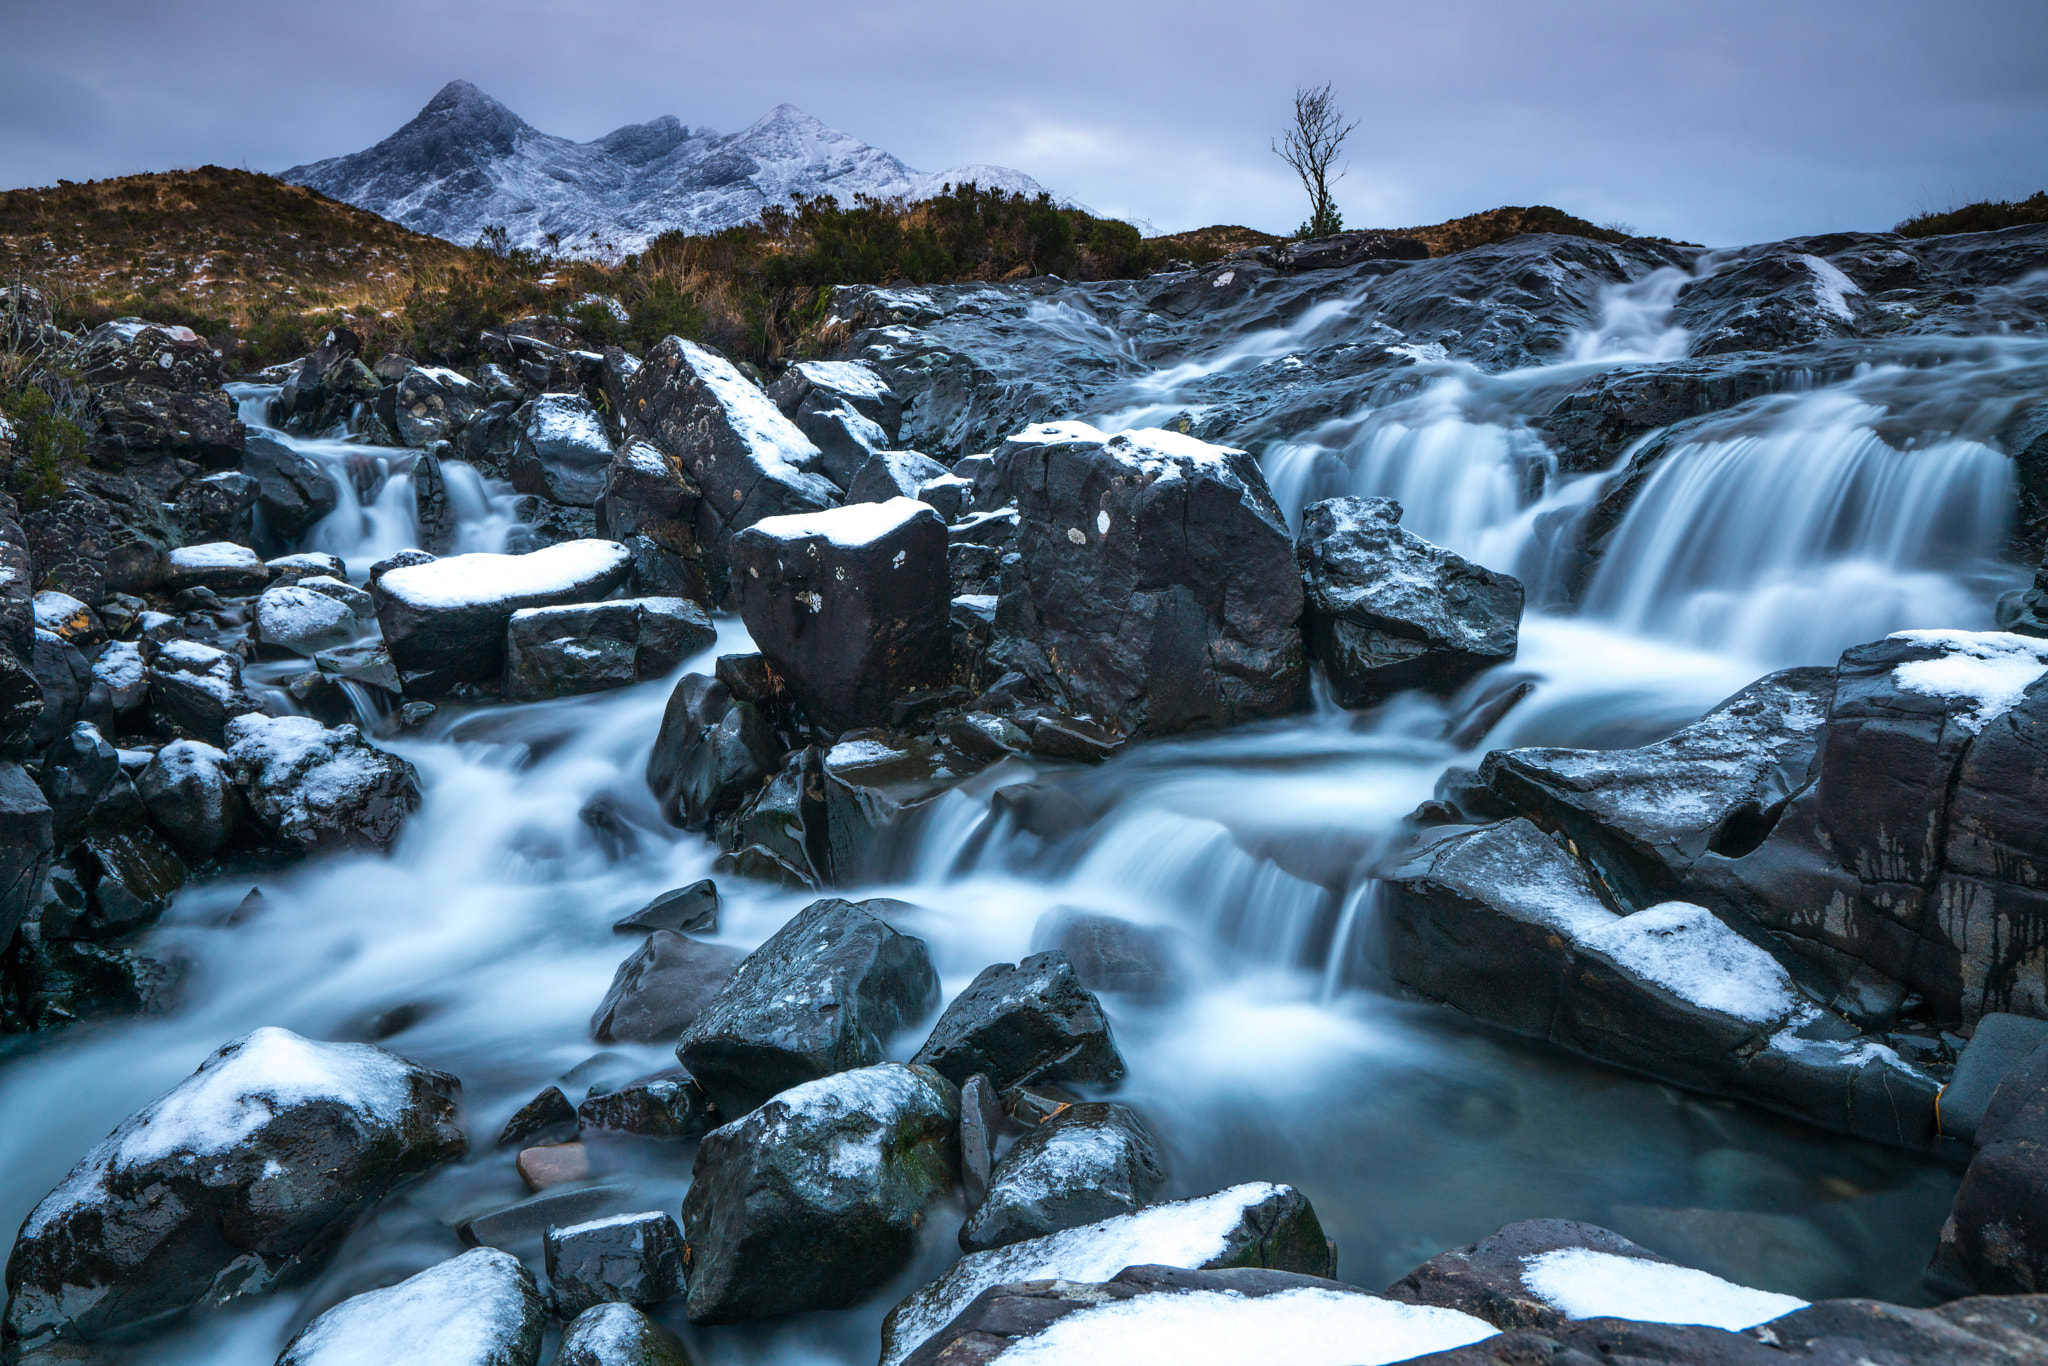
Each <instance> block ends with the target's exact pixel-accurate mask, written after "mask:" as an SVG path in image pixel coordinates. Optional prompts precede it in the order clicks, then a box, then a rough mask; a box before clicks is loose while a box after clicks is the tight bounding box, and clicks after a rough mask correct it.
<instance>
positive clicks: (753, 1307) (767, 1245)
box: [683, 1062, 960, 1323]
mask: <svg viewBox="0 0 2048 1366" xmlns="http://www.w3.org/2000/svg"><path fill="white" fill-rule="evenodd" d="M959 1120H960V1093H959V1091H958V1090H957V1089H956V1088H955V1087H954V1086H953V1084H952V1083H951V1082H949V1081H947V1080H946V1079H945V1078H944V1077H941V1076H940V1075H939V1074H938V1073H936V1072H934V1071H932V1070H931V1069H930V1068H928V1067H921V1066H917V1065H915V1064H912V1065H908V1066H906V1065H905V1064H903V1063H893V1062H891V1063H882V1064H880V1065H879V1066H875V1067H864V1068H859V1069H856V1070H854V1071H850V1072H839V1073H836V1074H834V1075H832V1076H828V1077H822V1078H820V1079H818V1080H817V1081H809V1082H805V1083H803V1084H802V1085H800V1086H795V1087H792V1088H790V1089H789V1090H787V1091H784V1092H782V1093H781V1094H780V1095H777V1096H775V1097H774V1098H773V1099H771V1100H769V1101H768V1102H767V1103H765V1104H764V1105H762V1106H761V1107H760V1108H759V1109H757V1110H755V1111H754V1112H753V1113H751V1114H749V1115H747V1116H746V1117H745V1118H743V1119H739V1120H735V1121H734V1122H732V1123H730V1124H727V1125H726V1126H724V1127H723V1128H720V1129H714V1130H713V1131H712V1132H711V1133H709V1134H707V1135H706V1136H705V1138H704V1141H703V1143H702V1144H701V1145H699V1147H698V1149H697V1160H696V1164H695V1166H694V1167H693V1169H692V1171H691V1178H690V1190H689V1193H688V1195H686V1196H685V1197H684V1200H683V1227H684V1230H685V1234H686V1236H687V1237H688V1239H689V1245H690V1251H691V1260H690V1288H689V1308H690V1318H691V1320H692V1321H693V1322H697V1323H730V1322H736V1321H739V1320H744V1319H753V1318H761V1317H765V1316H768V1315H772V1314H789V1313H800V1312H803V1311H807V1310H814V1309H835V1308H841V1307H844V1306H846V1305H850V1304H853V1303H856V1302H858V1301H859V1300H860V1299H862V1298H863V1297H864V1296H866V1295H867V1294H868V1293H870V1292H871V1291H873V1290H874V1289H876V1288H877V1287H879V1286H880V1285H882V1284H883V1283H885V1282H886V1281H888V1280H889V1279H890V1278H891V1277H892V1276H894V1275H895V1274H896V1273H897V1272H898V1271H900V1270H901V1269H902V1268H903V1267H904V1266H905V1265H906V1264H907V1263H908V1262H909V1260H910V1258H911V1255H912V1254H913V1252H914V1251H915V1249H916V1242H917V1230H918V1228H919V1226H920V1225H921V1224H922V1223H923V1222H924V1220H925V1217H926V1211H927V1209H928V1207H929V1206H930V1205H931V1204H932V1202H933V1201H935V1200H936V1199H938V1198H939V1197H940V1196H941V1195H943V1194H945V1193H946V1192H947V1191H949V1190H950V1189H952V1186H953V1181H954V1172H955V1170H956V1168H957V1167H958V1165H959V1150H958V1139H957V1128H958V1125H959Z"/></svg>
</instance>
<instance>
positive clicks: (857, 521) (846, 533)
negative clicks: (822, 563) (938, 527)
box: [753, 498, 938, 550]
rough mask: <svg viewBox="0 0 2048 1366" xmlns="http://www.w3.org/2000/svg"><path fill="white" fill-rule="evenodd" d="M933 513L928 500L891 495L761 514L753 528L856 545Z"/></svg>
mask: <svg viewBox="0 0 2048 1366" xmlns="http://www.w3.org/2000/svg"><path fill="white" fill-rule="evenodd" d="M927 513H930V515H932V516H934V517H936V516H938V513H936V512H934V511H932V506H931V504H929V503H924V502H920V501H918V500H917V499H915V498H891V499H890V500H889V501H887V502H886V503H848V504H847V505H846V506H844V507H836V508H826V509H825V510H824V511H823V512H793V513H790V514H788V515H786V516H782V517H763V518H762V519H761V520H760V521H758V522H756V523H754V526H753V530H755V531H757V532H760V533H762V534H764V535H768V536H774V537H776V538H777V539H780V540H791V541H794V540H799V539H801V538H803V537H806V536H822V537H824V538H825V539H826V540H828V541H830V542H831V543H832V544H833V545H836V546H842V547H845V548H846V549H849V550H852V549H858V548H859V547H861V546H865V545H873V544H874V543H875V542H876V541H879V540H881V539H882V538H883V537H885V536H887V535H889V534H890V533H891V532H894V531H895V530H896V529H897V528H898V527H901V526H902V525H904V524H905V523H906V522H909V521H911V520H913V519H915V518H917V517H920V516H923V515H924V514H927Z"/></svg>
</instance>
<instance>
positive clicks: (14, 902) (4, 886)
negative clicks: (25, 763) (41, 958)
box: [0, 760, 55, 942]
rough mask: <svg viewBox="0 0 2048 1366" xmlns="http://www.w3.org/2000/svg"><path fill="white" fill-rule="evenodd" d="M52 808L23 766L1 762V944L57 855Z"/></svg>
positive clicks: (25, 911) (24, 913) (33, 898)
mask: <svg viewBox="0 0 2048 1366" xmlns="http://www.w3.org/2000/svg"><path fill="white" fill-rule="evenodd" d="M52 820H53V817H52V813H51V810H50V803H49V800H48V799H47V798H45V797H44V796H43V794H42V791H41V790H40V789H39V788H37V786H36V784H35V781H34V780H33V779H31V778H30V777H29V776H28V774H27V773H26V772H25V771H24V770H23V769H22V767H21V765H20V764H16V763H11V762H8V761H5V760H0V942H4V941H5V940H7V939H11V938H13V936H14V931H15V930H16V928H17V927H19V926H20V924H21V922H22V919H23V918H24V917H25V916H27V915H28V913H29V910H30V907H31V906H32V905H34V903H35V901H36V899H37V897H38V896H39V894H40V889H41V886H42V882H43V879H44V877H45V876H46V875H47V874H48V873H49V870H50V857H51V855H52V854H53V853H54V852H55V840H54V838H53V833H52Z"/></svg>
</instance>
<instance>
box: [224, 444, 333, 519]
mask: <svg viewBox="0 0 2048 1366" xmlns="http://www.w3.org/2000/svg"><path fill="white" fill-rule="evenodd" d="M242 473H244V474H246V475H248V476H249V477H250V478H252V479H254V480H255V481H256V508H257V511H258V512H260V513H261V514H262V517H263V525H264V526H266V527H268V528H269V529H270V530H271V531H272V532H273V533H274V534H276V535H279V536H285V537H291V536H302V535H304V534H305V533H306V532H307V531H309V530H311V529H312V527H313V524H314V523H316V522H318V521H319V520H320V519H321V518H323V517H325V516H326V515H327V514H328V513H330V512H332V511H334V509H335V507H336V505H337V504H338V503H339V502H340V501H341V495H340V494H339V493H338V492H337V491H336V490H335V487H334V482H333V481H332V480H331V479H329V478H328V477H327V471H326V470H325V469H323V468H321V465H320V463H319V462H318V461H317V460H314V459H313V458H312V457H311V456H308V455H301V454H300V453H299V452H297V451H295V450H293V449H292V448H291V447H289V446H287V445H285V444H284V443H283V442H282V441H276V440H273V439H271V438H270V437H267V436H252V437H250V438H249V439H248V441H247V442H246V443H245V444H244V446H243V449H242Z"/></svg>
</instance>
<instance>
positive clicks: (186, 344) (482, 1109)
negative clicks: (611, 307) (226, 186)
mask: <svg viewBox="0 0 2048 1366" xmlns="http://www.w3.org/2000/svg"><path fill="white" fill-rule="evenodd" d="M1311 245H1312V246H1313V249H1305V248H1301V247H1296V248H1291V249H1289V250H1288V251H1287V252H1285V253H1281V254H1274V253H1267V254H1264V255H1261V254H1257V253H1247V254H1245V255H1242V256H1239V257H1235V258H1230V259H1226V260H1224V261H1220V262H1217V263H1214V264H1212V265H1209V266H1205V267H1202V268H1200V269H1195V268H1192V267H1189V268H1177V269H1173V270H1169V271H1167V272H1165V273H1163V274H1160V275H1156V276H1153V277H1151V278H1149V279H1145V280H1139V281H1116V282H1106V283H1101V284H1089V285H1069V284H1065V283H1063V282H1061V281H1058V280H1056V279H1043V280H1031V281H1024V282H1019V283H1014V284H1001V285H962V286H947V287H928V288H907V287H906V288H891V289H866V288H863V289H847V290H842V291H841V292H840V293H839V294H838V295H837V296H836V297H835V298H834V299H833V300H832V304H831V308H830V310H829V315H828V317H827V319H826V322H825V324H824V328H823V331H822V333H821V337H820V355H821V358H820V359H815V360H806V361H803V362H801V363H797V364H793V365H790V366H788V367H787V368H786V369H785V370H784V371H783V372H782V373H780V374H778V375H775V376H763V375H760V374H757V373H753V372H751V371H750V370H749V369H746V368H743V367H740V366H737V365H735V364H733V363H732V362H731V361H730V360H728V359H727V358H726V357H724V356H721V355H719V354H718V353H717V352H715V351H712V350H710V349H708V348H705V347H703V346H700V345H698V344H696V343H693V342H690V341H688V340H685V339H681V338H675V337H671V338H669V339H667V340H666V341H664V342H662V343H661V344H660V345H659V346H656V347H654V348H652V349H651V350H650V351H649V352H648V353H647V354H645V355H641V356H634V355H629V354H627V353H625V352H623V351H620V350H617V349H616V348H614V349H610V350H600V349H594V348H590V347H587V346H585V344H584V342H583V339H582V337H581V336H580V335H579V333H578V330H577V328H576V326H575V324H573V323H570V322H566V321H564V320H561V319H554V318H532V319H525V320H522V321H521V322H519V323H518V324H516V325H514V326H511V327H508V328H507V329H505V330H504V331H503V332H502V333H491V334H486V335H485V336H483V337H482V338H480V347H481V349H482V351H483V352H484V353H486V354H489V355H491V356H492V357H494V359H493V360H492V361H491V362H490V363H488V364H484V365H481V366H479V367H477V368H476V369H474V370H473V371H467V372H458V371H456V370H452V369H448V368H443V367H434V366H427V365H420V364H415V363H414V362H412V361H411V360H408V359H406V358H404V357H400V356H391V355H386V356H369V355H364V354H362V353H361V344H360V342H359V341H358V339H357V338H355V337H354V336H353V335H351V334H349V333H347V332H345V331H340V330H337V331H336V332H334V333H333V334H331V335H329V336H328V337H327V338H326V339H325V341H324V342H323V344H322V345H321V346H320V347H319V348H318V349H317V350H316V351H314V352H313V353H312V354H311V355H309V356H307V357H305V358H304V359H302V360H300V361H298V362H295V363H293V364H291V365H289V366H284V367H279V368H278V369H277V370H276V371H274V372H267V373H264V374H259V375H244V376H234V375H229V374H227V373H226V372H225V370H224V367H223V363H222V361H221V358H220V357H219V356H217V355H215V354H214V353H213V352H211V351H210V350H209V349H208V348H207V347H206V345H205V343H204V342H203V341H201V340H200V339H199V338H197V337H196V336H194V335H193V334H191V333H189V332H187V331H185V330H184V329H181V328H177V327H172V326H161V325H157V324H154V323H151V322H149V321H148V320H146V319H132V320H126V321H122V322H115V323H109V324H106V325H104V326H102V327H100V328H99V329H97V330H96V331H94V332H92V333H91V334H90V335H87V336H71V335H67V334H63V333H61V332H58V331H57V330H56V329H55V328H54V327H52V326H50V324H49V322H48V315H47V311H46V310H45V309H44V306H43V303H42V301H41V300H40V299H39V298H38V297H36V296H35V295H34V294H33V293H32V292H29V291H26V290H22V289H19V288H17V289H15V290H13V291H11V292H9V293H8V294H6V295H5V296H4V303H5V306H6V307H7V308H8V309H9V310H10V311H12V312H13V313H14V314H15V315H16V331H17V332H20V331H22V330H24V329H26V330H31V331H33V330H40V336H41V343H40V344H41V345H42V346H43V347H44V348H45V350H46V352H48V353H50V354H56V355H61V356H63V357H65V358H66V359H67V364H68V365H70V367H71V368H73V369H75V370H76V371H77V372H79V373H81V374H82V375H83V376H84V381H83V382H84V384H85V385H86V386H87V387H88V389H89V391H90V395H91V400H90V403H91V407H90V411H91V413H92V414H93V417H94V420H95V421H96V422H97V424H98V425H97V428H96V430H95V431H94V432H93V434H92V449H91V458H90V460H89V461H88V462H87V463H86V464H85V465H83V466H80V467H78V468H76V469H72V470H67V471H64V472H63V479H62V483H61V487H58V488H56V489H55V490H54V491H51V492H48V493H47V494H46V495H42V496H38V497H37V498H36V499H34V500H33V501H32V502H27V503H24V504H22V505H13V506H6V507H0V560H4V563H5V567H6V569H7V571H8V577H7V579H6V581H5V584H4V593H0V630H4V634H5V639H4V644H5V646H6V649H5V650H4V651H0V729H4V735H0V743H4V754H5V758H4V761H0V797H4V800H5V802H6V803H7V804H8V807H9V810H10V813H11V819H10V820H9V821H8V822H7V823H6V830H5V832H0V842H4V845H5V852H4V858H5V861H6V876H5V877H4V878H0V931H4V932H5V933H6V934H7V935H8V936H10V938H9V941H8V944H7V948H6V953H5V957H4V960H0V982H4V994H0V1002H4V1004H0V1011H4V1014H0V1024H4V1027H5V1029H6V1031H7V1037H6V1040H5V1042H4V1045H0V1105H4V1108H5V1113H7V1114H8V1115H9V1116H10V1119H11V1120H12V1123H10V1125H9V1126H8V1128H7V1132H6V1133H4V1134H0V1155H4V1160H0V1169H4V1170H6V1171H7V1172H8V1173H9V1177H8V1180H7V1182H6V1183H5V1185H4V1195H5V1201H6V1207H5V1209H4V1210H0V1217H8V1218H20V1219H21V1220H22V1221H23V1222H22V1224H21V1227H20V1233H19V1234H18V1236H17V1237H16V1239H15V1242H14V1246H13V1250H12V1252H11V1254H10V1258H9V1262H8V1271H7V1290H8V1296H9V1299H8V1307H7V1311H6V1318H5V1325H4V1340H0V1351H4V1353H5V1354H6V1356H7V1357H8V1359H10V1360H21V1361H24V1362H56V1361H104V1362H109V1363H114V1362H144V1361H150V1362H156V1361H172V1362H185V1361H191V1362H200V1361H206V1362H235V1363H243V1362H246V1363H264V1362H272V1361H276V1362H294V1363H305V1364H307V1366H311V1363H332V1362H342V1361H359V1360H400V1359H405V1360H433V1361H437V1362H438V1361H447V1362H477V1363H485V1362H489V1363H499V1364H502V1366H539V1363H541V1362H544V1361H559V1362H563V1363H579V1364H580V1363H625V1362H674V1361H682V1360H692V1359H694V1360H697V1361H701V1362H706V1363H715V1362H745V1361H757V1360H758V1361H767V1360H805V1361H812V1360H815V1361H819V1362H866V1361H870V1360H879V1361H880V1362H882V1363H885V1366H896V1363H902V1362H915V1363H920V1366H923V1363H939V1362H945V1363H964V1362H970V1361H972V1362H982V1361H990V1360H995V1359H998V1358H1000V1359H1003V1360H1005V1361H1014V1362H1018V1363H1023V1362H1029V1361H1039V1360H1059V1361H1070V1360H1073V1361H1077V1360H1098V1359H1101V1360H1108V1359H1115V1360H1130V1361H1150V1360H1160V1361H1165V1360H1175V1361H1187V1360H1210V1359H1216V1360H1221V1359H1226V1358H1227V1359H1233V1360H1234V1359H1238V1358H1240V1357H1243V1356H1247V1355H1250V1354H1253V1353H1263V1354H1265V1355H1267V1356H1270V1357H1272V1358H1274V1359H1276V1360H1287V1361H1299V1362H1326V1363H1331V1366H1362V1363H1367V1362H1392V1361H1402V1360H1409V1359H1429V1360H1442V1361H1446V1362H1452V1361H1456V1362H1467V1361H1470V1362H1482V1361H1483V1362H1495V1361H1499V1362H1511V1361H1521V1360H1525V1359H1534V1357H1536V1356H1542V1357H1545V1358H1547V1357H1549V1356H1552V1355H1556V1354H1559V1353H1563V1352H1571V1351H1578V1352H1584V1353H1588V1354H1591V1355H1597V1356H1614V1355H1617V1354H1619V1355H1621V1356H1624V1357H1632V1358H1638V1359H1646V1360H1659V1361H1701V1362H1708V1361H1711V1362H1721V1361H1740V1362H1749V1361H1757V1362H1777V1361H1781V1360H1785V1359H1788V1358H1812V1359H1816V1360H1827V1361H1835V1360H1840V1361H1851V1360H1872V1361H1887V1362H1889V1361H1898V1362H1908V1361H1914V1362H1917V1361H1930V1362H1931V1361H1984V1362H2000V1363H2002V1362H2007V1361H2011V1362H2022V1361H2033V1360H2038V1359H2040V1358H2042V1357H2043V1356H2044V1355H2048V1332H2044V1331H2043V1330H2042V1329H2041V1328H2040V1327H2039V1326H2038V1325H2039V1321H2040V1315H2041V1312H2042V1310H2043V1309H2044V1308H2048V1300H2037V1299H2036V1298H2035V1297H2034V1294H2033V1292H2034V1291H2035V1290H2036V1289H2037V1288H2044V1286H2048V1282H2044V1280H2043V1278H2044V1277H2048V1165H2044V1163H2043V1161H2042V1158H2041V1152H2042V1148H2043V1144H2044V1143H2048V1129H2044V1127H2043V1126H2044V1124H2048V1120H2044V1118H2043V1116H2044V1115H2048V1099H2044V1097H2048V1052H2040V1053H2037V1052H2036V1046H2037V1045H2039V1044H2040V1043H2042V1042H2043V1040H2044V1039H2048V956H2044V954H2043V952H2042V945H2043V944H2044V943H2048V907H2043V906H2042V905H2041V904H2040V902H2041V896H2042V893H2041V891H2040V888H2041V887H2042V886H2043V885H2044V883H2048V864H2044V862H2043V860H2048V833H2044V832H2048V824H2044V821H2043V818H2042V812H2043V811H2044V810H2048V804H2044V801H2043V798H2044V796H2048V792H2044V791H2043V789H2042V784H2043V782H2044V781H2048V780H2044V777H2043V772H2044V769H2043V767H2042V765H2041V763H2040V761H2039V760H2038V759H2037V757H2036V755H2037V751H2038V748H2039V745H2040V743H2041V741H2040V733H2039V732H2037V730H2036V727H2037V726H2038V725H2042V724H2048V683H2044V682H2043V681H2042V680H2043V679H2044V678H2048V613H2044V612H2043V611H2042V609H2041V605H2040V599H2041V595H2042V594H2043V593H2044V592H2048V577H2034V578H2032V579H2031V581H2030V575H2034V572H2035V571H2034V570H2033V568H2032V566H2033V565H2034V564H2035V563H2037V562H2038V561H2039V560H2040V558H2041V553H2042V548H2043V546H2042V538H2043V529H2044V522H2043V518H2044V515H2048V513H2044V507H2048V503H2044V499H2048V484H2044V482H2043V481H2044V478H2048V476H2044V473H2043V471H2044V470H2048V339H2044V337H2043V335H2042V329H2043V326H2044V324H2048V232H2044V231H2042V230H2040V229H2029V228H2021V229H2011V230H2007V231H2005V232H1999V233H1989V234H1977V235H1970V236H1958V237H1949V238H1931V239H1921V240H1916V241H1908V240H1906V239H1902V238H1898V237H1895V236H1890V235H1883V234H1833V235H1829V236H1826V237H1817V238H1809V239H1800V240H1796V241H1792V242H1785V243H1773V244H1767V245H1762V246H1757V247H1750V248H1744V249H1740V250H1735V251H1725V252H1713V253H1701V252H1696V251H1694V250H1692V249H1680V248H1672V247H1667V246H1664V245H1661V244H1648V243H1630V244H1621V245H1613V244H1605V243H1594V242H1589V241H1585V240H1583V239H1577V238H1565V237H1554V236H1528V237H1522V238H1517V239H1514V240H1512V241H1509V242H1507V243H1503V244H1500V245H1498V246H1493V247H1485V248H1479V249H1476V250H1473V251H1468V252H1464V253H1461V254H1459V255H1456V256H1451V257H1445V258H1439V259H1421V258H1420V254H1419V253H1418V252H1417V251H1416V250H1414V245H1415V244H1412V243H1403V242H1399V241H1388V240H1385V239H1378V238H1371V237H1365V236H1356V237H1351V238H1346V239H1340V240H1336V241H1333V242H1329V243H1323V244H1311ZM12 439H13V437H12V433H9V432H6V431H4V430H0V448H4V449H5V451H6V453H7V454H8V456H9V458H10V459H11V458H12V456H13V451H12V445H11V442H12Z"/></svg>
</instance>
